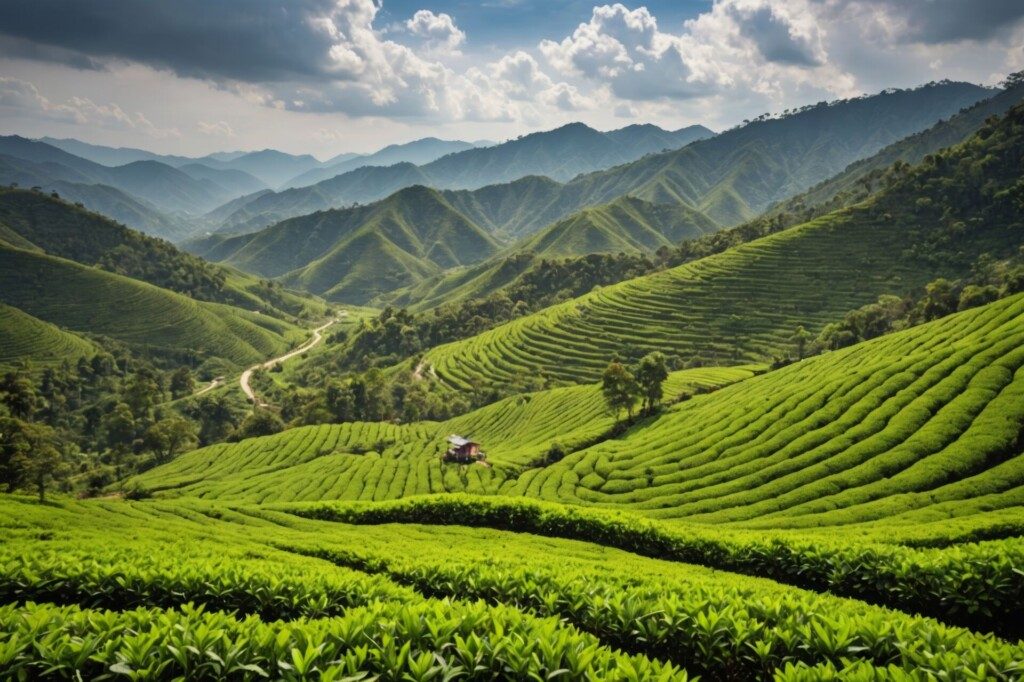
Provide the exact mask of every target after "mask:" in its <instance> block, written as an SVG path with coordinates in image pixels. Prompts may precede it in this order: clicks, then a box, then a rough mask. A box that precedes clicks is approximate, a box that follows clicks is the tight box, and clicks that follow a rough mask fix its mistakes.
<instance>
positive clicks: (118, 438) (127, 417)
mask: <svg viewBox="0 0 1024 682" xmlns="http://www.w3.org/2000/svg"><path fill="white" fill-rule="evenodd" d="M100 428H101V429H102V431H103V437H104V439H105V440H106V443H107V447H109V448H110V449H111V450H114V451H115V452H118V453H124V452H127V451H128V448H129V447H130V446H131V444H132V440H134V439H135V417H134V415H132V410H131V408H130V407H128V405H127V404H126V403H118V404H117V405H115V406H114V409H113V410H111V411H110V412H108V413H107V414H105V415H103V418H102V419H101V420H100Z"/></svg>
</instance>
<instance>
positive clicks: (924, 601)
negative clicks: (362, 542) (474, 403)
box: [284, 495, 1024, 637]
mask: <svg viewBox="0 0 1024 682" xmlns="http://www.w3.org/2000/svg"><path fill="white" fill-rule="evenodd" d="M284 509H285V510H287V511H289V512H291V513H294V514H297V515H301V516H304V517H307V518H314V519H321V520H330V521H338V522H342V523H363V524H367V523H369V524H381V523H432V524H455V525H466V526H486V527H489V528H499V529H503V530H512V531H517V532H527V533H538V534H541V535H549V536H554V537H564V538H572V539H579V540H586V541H589V542H595V543H598V544H602V545H607V546H611V547H618V548H620V549H625V550H628V551H630V552H636V553H638V554H641V555H644V556H649V557H655V558H660V559H670V560H673V561H682V562H687V563H694V564H699V565H703V566H710V567H714V568H721V569H726V570H733V571H738V572H742V573H749V574H752V575H758V576H762V577H768V578H772V579H774V580H778V581H781V582H784V583H788V584H791V585H796V586H799V587H806V588H810V589H813V590H817V591H829V592H832V593H835V594H840V595H844V596H850V597H856V598H858V599H861V600H864V601H867V602H871V603H875V604H882V605H885V606H891V607H894V608H899V609H901V610H904V611H907V612H910V613H920V614H924V615H928V616H933V617H935V618H938V619H940V620H942V621H944V622H947V623H953V624H957V625H963V626H966V627H971V628H974V629H977V630H982V631H992V632H997V633H999V634H1002V635H1005V636H1012V637H1020V636H1021V635H1024V623H1021V621H1020V618H1019V614H1020V609H1021V608H1022V606H1024V540H1022V539H1012V540H1001V541H993V542H987V543H980V544H968V545H961V546H956V547H951V548H945V549H911V548H906V547H899V546H885V545H875V544H851V543H844V542H841V541H833V542H828V541H826V540H823V539H813V540H811V539H800V538H792V539H782V538H770V539H765V538H764V537H763V536H761V535H759V534H753V533H734V534H723V533H721V532H716V531H713V530H710V529H701V528H700V527H695V528H685V529H684V528H680V529H674V528H672V527H669V526H667V525H664V524H659V523H658V522H655V521H649V520H646V519H642V518H640V517H635V516H626V515H621V514H609V513H607V512H601V511H597V510H586V509H579V508H571V507H563V506H561V505H552V504H547V503H541V502H534V501H527V500H513V499H507V498H495V497H471V496H463V495H445V496H431V497H422V498H413V499H409V500H398V501H394V502H384V503H379V504H363V505H353V504H347V505H346V504H339V503H320V504H308V505H301V506H290V507H284Z"/></svg>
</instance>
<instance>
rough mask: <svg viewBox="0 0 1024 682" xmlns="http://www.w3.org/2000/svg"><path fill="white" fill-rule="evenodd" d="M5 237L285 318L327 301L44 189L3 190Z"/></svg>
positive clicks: (0, 229)
mask: <svg viewBox="0 0 1024 682" xmlns="http://www.w3.org/2000/svg"><path fill="white" fill-rule="evenodd" d="M0 241H6V242H7V243H9V244H11V245H12V246H16V247H18V248H22V249H38V250H41V251H43V252H45V253H48V254H50V255H54V256H59V257H61V258H67V259H69V260H73V261H76V262H79V263H82V264H83V265H87V266H96V267H100V268H102V269H105V270H108V271H110V272H116V273H118V274H122V275H125V276H128V277H132V278H134V279H139V280H143V281H146V282H149V283H150V284H153V285H155V286H159V287H162V288H165V289H171V290H173V291H177V292H179V293H183V294H186V295H188V296H191V297H193V298H195V299H198V300H203V301H210V302H214V303H226V304H230V305H239V306H243V307H245V308H247V309H254V310H260V311H261V312H263V313H265V314H268V315H271V316H273V317H276V318H279V319H293V318H294V317H295V316H297V315H300V314H301V315H315V314H317V311H319V310H320V309H321V307H322V306H321V304H319V303H318V302H316V301H314V300H313V299H311V297H309V296H303V295H299V294H296V293H292V292H287V291H285V290H282V289H280V287H277V288H276V289H275V288H274V287H270V286H268V285H267V284H266V283H264V282H260V281H259V280H258V279H257V278H256V277H253V276H252V275H245V274H242V273H239V272H236V271H229V270H226V269H224V268H222V267H220V266H214V265H211V264H209V263H206V262H203V261H202V260H201V259H199V258H197V257H195V256H193V255H191V254H188V253H185V252H183V251H179V250H178V249H177V248H175V247H174V246H173V245H171V244H170V243H168V242H165V241H162V240H159V239H155V238H153V237H149V236H147V235H144V234H142V233H140V232H137V231H135V230H132V229H129V228H127V227H124V226H122V225H118V224H116V223H113V222H111V221H110V220H109V219H107V218H105V217H104V216H101V215H98V214H96V213H93V212H91V211H88V210H85V209H82V208H79V207H77V206H72V205H71V204H68V203H67V202H66V201H62V200H60V199H56V198H53V197H51V196H48V195H45V194H42V193H40V192H32V191H27V190H9V189H2V190H0Z"/></svg>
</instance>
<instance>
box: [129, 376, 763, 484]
mask: <svg viewBox="0 0 1024 682" xmlns="http://www.w3.org/2000/svg"><path fill="white" fill-rule="evenodd" d="M757 371H760V368H759V367H730V368H715V367H705V368H695V369H689V370H681V371H678V372H673V373H672V374H671V375H670V377H669V379H668V381H667V382H666V385H665V389H666V396H667V398H668V399H673V398H674V397H677V396H682V395H684V394H690V393H696V392H701V391H708V390H713V389H716V388H718V387H721V386H725V385H728V384H730V383H733V382H736V381H743V380H745V379H748V378H749V377H751V376H753V375H754V374H755V372H757ZM613 424H614V419H613V418H612V416H611V415H610V414H609V413H608V411H607V409H606V407H605V404H604V400H603V398H602V396H601V392H600V387H599V386H597V385H595V384H590V385H585V386H572V387H564V388H558V389H552V390H547V391H539V392H536V393H532V394H524V395H520V396H513V397H510V398H506V399H504V400H501V401H498V402H496V403H493V404H491V405H488V406H486V407H483V408H480V409H478V410H474V411H473V412H470V413H468V414H465V415H462V416H460V417H456V418H454V419H452V420H449V421H447V422H440V423H437V422H416V423H413V424H405V425H395V424H386V423H363V422H355V423H345V424H322V425H318V426H306V427H299V428H295V429H290V430H288V431H285V432H283V433H280V434H276V435H273V436H266V437H262V438H252V439H247V440H244V441H241V442H239V443H221V444H217V445H211V446H209V447H206V448H202V449H200V450H195V451H193V452H190V453H186V454H184V455H181V456H180V457H178V458H176V459H175V460H174V461H172V462H170V463H168V464H166V465H163V466H160V467H157V468H155V469H152V470H150V471H147V472H145V473H143V474H140V475H139V476H138V477H136V479H135V480H137V481H138V482H139V483H141V484H142V485H144V486H146V487H147V488H149V489H151V490H153V491H154V492H156V493H158V494H160V495H175V496H180V495H186V496H202V497H210V498H218V499H231V500H236V501H249V502H285V501H293V500H320V499H346V500H383V499H393V498H395V497H401V496H408V495H414V494H424V493H432V492H448V491H470V492H478V493H494V492H497V491H498V489H499V487H500V486H501V485H503V484H505V483H507V482H509V481H511V480H512V479H514V478H515V477H516V476H517V475H518V472H519V471H520V470H522V469H523V468H525V467H531V466H539V463H538V462H539V460H541V459H542V458H543V457H544V456H545V455H546V453H547V451H548V449H549V448H550V446H551V445H552V443H553V442H555V441H557V442H558V443H560V444H561V445H562V447H563V448H564V449H565V450H566V451H571V450H572V449H574V448H579V447H584V446H585V445H587V444H589V443H592V442H595V441H597V440H600V439H602V438H604V437H607V433H608V432H609V430H610V429H611V427H612V426H613ZM451 433H461V434H466V435H469V436H472V437H473V438H475V439H477V440H478V441H480V442H481V443H482V444H483V445H484V449H485V451H486V452H487V454H488V461H489V462H491V463H492V464H493V465H494V468H486V467H480V466H471V467H468V468H460V467H458V466H453V465H443V464H442V463H441V462H440V459H439V455H440V452H441V449H442V448H443V444H444V439H445V438H446V437H447V436H448V435H449V434H451Z"/></svg>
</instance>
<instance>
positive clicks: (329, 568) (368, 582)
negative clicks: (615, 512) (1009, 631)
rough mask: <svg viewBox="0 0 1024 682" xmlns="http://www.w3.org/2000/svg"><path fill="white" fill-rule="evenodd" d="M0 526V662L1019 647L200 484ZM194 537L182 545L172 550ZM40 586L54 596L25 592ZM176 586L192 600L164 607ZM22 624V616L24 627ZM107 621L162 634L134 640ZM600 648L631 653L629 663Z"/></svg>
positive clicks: (712, 579) (926, 665)
mask: <svg viewBox="0 0 1024 682" xmlns="http://www.w3.org/2000/svg"><path fill="white" fill-rule="evenodd" d="M143 529H144V532H141V531H143ZM112 531H113V532H112ZM0 536H2V537H4V538H5V540H7V541H8V542H7V543H5V546H4V547H2V548H0V556H2V557H3V559H2V560H0V589H2V590H3V591H4V593H5V594H12V595H13V594H16V595H17V598H16V599H17V602H18V603H19V604H22V605H11V606H6V607H2V608H0V620H2V621H3V622H4V623H5V627H6V628H8V629H9V631H10V632H12V633H13V635H12V638H11V640H10V641H9V643H8V646H9V647H10V648H11V650H14V651H17V652H19V653H18V655H16V656H11V657H9V658H8V659H5V661H4V662H3V663H2V664H0V665H2V666H6V667H2V668H0V671H3V672H4V674H8V673H10V672H11V671H12V670H13V669H16V668H17V667H22V669H27V670H35V671H39V670H42V669H44V668H45V667H46V666H49V665H55V664H56V665H61V664H63V665H65V666H67V665H68V664H69V662H70V661H73V660H74V656H75V654H76V653H78V652H79V651H80V650H81V651H87V652H89V653H92V654H94V655H92V656H90V657H88V661H89V662H88V665H90V666H93V668H90V671H91V672H92V673H94V674H100V673H101V672H112V671H111V670H110V666H112V665H114V664H115V662H120V663H121V665H122V666H125V665H127V666H129V667H132V668H135V669H136V670H150V669H152V666H154V665H156V664H160V665H163V666H165V667H166V668H165V669H166V670H174V671H176V672H177V673H181V674H185V675H186V676H188V677H189V678H191V679H210V678H217V676H218V672H217V668H216V667H215V666H213V664H211V663H210V660H217V659H213V658H208V657H206V656H205V654H204V656H200V657H195V656H192V655H191V654H188V655H174V654H172V652H171V651H170V650H168V649H167V648H166V646H165V645H164V644H162V643H164V642H166V643H168V644H171V645H173V646H174V647H176V648H177V649H178V650H179V651H188V650H190V649H189V647H190V646H192V647H195V648H197V649H198V650H199V651H203V652H205V651H212V652H214V653H216V654H217V657H218V658H219V659H220V660H228V659H230V660H232V661H236V662H238V663H250V664H253V665H258V666H260V667H261V669H263V670H270V671H278V672H284V671H288V670H290V669H292V668H289V667H280V666H278V661H280V660H285V661H291V663H289V664H288V665H289V666H293V665H294V666H312V665H314V664H315V665H318V666H321V668H319V670H323V668H329V667H330V666H331V665H337V663H338V661H344V662H345V663H346V664H349V663H351V662H352V661H353V660H354V659H357V658H358V654H357V652H356V650H357V649H358V648H359V647H369V649H370V650H371V655H370V656H369V657H367V658H366V660H365V662H364V663H363V665H366V666H369V665H371V663H370V662H371V661H378V663H375V664H373V665H383V663H382V662H383V661H392V662H394V661H395V660H401V658H400V657H399V659H394V658H393V657H392V658H388V657H387V656H388V654H387V652H388V651H389V650H390V649H389V647H388V646H387V643H388V642H397V646H396V647H395V648H396V649H397V647H398V646H401V644H403V643H405V642H408V643H409V644H410V646H411V648H412V650H413V652H414V653H413V655H412V656H411V657H410V659H409V660H410V661H412V660H416V661H418V660H419V659H420V658H421V657H422V656H421V654H420V653H418V652H419V650H420V647H422V648H423V649H425V650H426V651H430V650H432V649H436V650H438V651H444V652H447V653H445V654H444V655H445V656H449V655H455V654H458V656H462V655H463V654H462V653H461V652H463V651H464V650H468V653H469V654H470V659H471V660H472V652H473V651H482V652H484V653H485V658H484V659H483V660H484V661H492V660H496V661H497V663H498V665H499V667H498V668H496V669H495V670H504V671H505V673H504V674H505V675H506V676H509V675H511V674H512V673H510V672H509V671H510V670H512V669H514V668H508V667H502V666H508V665H515V664H516V663H515V662H516V661H517V660H518V659H517V658H516V655H515V654H516V652H517V651H519V650H524V651H526V652H527V654H529V652H530V651H532V650H533V649H531V647H530V646H528V645H527V644H526V643H527V642H530V641H532V640H543V641H544V642H546V644H547V645H546V646H544V647H541V648H538V649H536V651H537V652H538V658H537V659H536V661H537V663H536V665H537V666H538V667H539V668H540V670H541V671H542V672H543V671H547V672H550V671H551V670H552V668H553V666H552V665H550V664H551V663H560V664H562V665H563V666H566V667H567V668H572V667H573V666H574V665H579V657H580V656H583V655H584V654H587V655H588V656H589V655H593V656H597V657H598V658H597V659H596V660H598V662H599V665H598V667H601V665H605V664H608V665H610V666H611V669H612V670H615V669H616V666H619V665H621V666H624V668H625V669H632V670H633V671H634V674H633V675H632V676H629V675H626V676H624V677H619V676H616V675H614V674H610V675H608V676H605V677H602V679H630V680H635V679H659V678H657V677H655V674H656V673H657V671H658V670H659V669H664V668H660V667H659V664H658V663H657V661H666V662H672V663H675V664H676V665H678V666H679V667H680V668H682V667H685V668H686V669H687V672H688V673H689V674H690V675H694V674H700V675H701V676H702V677H703V678H704V679H713V680H738V679H772V678H773V676H774V675H775V672H776V669H777V668H780V667H782V666H783V665H784V664H785V663H786V662H787V661H788V662H790V663H792V662H794V661H798V662H799V663H800V665H802V666H805V667H806V666H811V667H814V666H827V665H829V664H832V665H839V666H842V665H846V664H847V663H848V662H851V661H856V662H857V663H858V664H860V665H862V666H864V665H866V666H868V667H870V666H872V665H878V666H887V665H892V666H895V668H902V669H907V670H918V671H920V670H922V669H924V670H929V671H932V672H933V673H935V674H937V673H938V672H939V671H941V670H945V671H947V674H951V675H953V676H954V677H960V676H962V675H963V674H964V673H965V671H967V670H973V669H976V668H977V667H978V666H979V665H980V666H984V667H985V669H986V670H987V671H988V672H989V673H990V674H991V675H993V676H994V677H996V678H997V679H1012V678H1013V675H1014V670H1016V668H1015V667H1014V666H1015V663H1014V662H1015V661H1016V662H1017V664H1019V661H1020V660H1021V658H1022V652H1021V650H1020V647H1019V646H1014V645H1012V644H1010V643H1008V642H1006V641H1003V640H1000V639H998V638H995V637H992V636H987V635H980V634H977V633H973V632H969V631H966V630H962V629H957V628H950V627H947V626H944V625H942V624H940V623H937V622H935V621H933V620H930V619H926V618H920V617H915V616H910V615H907V614H903V613H899V612H894V611H889V610H886V609H880V608H878V607H873V606H869V605H866V604H864V603H862V602H858V601H855V600H849V599H839V598H836V597H834V596H831V595H827V594H814V593H810V592H807V591H804V590H800V589H794V588H792V587H788V586H784V585H780V584H778V583H775V582H773V581H770V580H765V579H762V578H754V577H745V576H740V575H735V574H730V573H727V572H723V571H711V570H708V569H705V568H701V567H694V566H687V565H685V564H679V563H674V562H667V561H659V560H656V559H649V558H645V557H642V556H637V555H635V554H631V553H629V552H624V551H622V550H617V549H612V548H609V547H602V546H599V545H594V544H591V543H587V542H579V541H573V540H566V539H559V538H545V537H539V536H536V535H531V534H528V533H511V532H508V531H500V530H489V529H481V528H459V527H451V528H443V529H441V528H437V527H429V526H420V525H415V524H388V525H383V526H372V527H365V526H349V525H346V524H339V523H334V522H324V521H316V520H309V519H303V518H300V517H296V516H292V515H288V514H282V513H280V512H277V511H274V510H270V509H266V508H257V507H236V508H231V507H228V506H226V505H224V504H222V503H220V504H218V503H211V502H204V501H201V500H157V501H145V502H141V503H131V502H125V501H118V500H92V501H84V502H83V501H70V500H60V501H57V502H55V503H51V504H49V505H38V504H35V503H33V502H30V501H28V500H27V499H26V498H10V497H5V498H3V499H2V500H0ZM165 538H171V541H170V542H166V541H165ZM192 544H194V545H195V548H196V549H195V550H194V551H183V548H184V547H186V546H191V545H192ZM442 546H443V547H444V550H443V551H441V550H440V548H441V547H442ZM62 554H67V555H68V556H72V557H74V559H75V560H74V561H70V562H69V561H64V560H62V559H61V555H62ZM142 556H145V557H146V560H141V559H140V557H142ZM439 599H440V600H441V601H439ZM43 600H46V601H50V602H52V603H51V604H27V603H25V602H33V601H35V602H39V601H43ZM186 600H187V601H189V602H192V603H193V604H195V605H198V606H199V607H201V608H200V609H196V608H195V607H193V606H180V604H183V602H184V601H186ZM62 604H68V605H69V606H66V607H62V606H61V605H62ZM139 604H145V605H147V607H148V608H145V609H141V610H140V609H136V606H137V605H139ZM126 607H127V608H128V609H130V610H125V608H126ZM104 608H107V609H111V608H113V609H115V611H102V610H101V609H104ZM216 609H221V610H224V611H235V614H232V615H223V614H217V613H212V611H213V610H216ZM247 614H259V615H260V616H261V617H260V619H259V620H257V619H246V618H245V616H246V615H247ZM325 616H330V617H331V620H330V621H326V620H323V618H324V617H325ZM425 622H429V623H431V627H429V628H424V627H423V626H422V624H423V623H425ZM456 622H462V623H469V624H475V626H474V627H472V628H470V630H475V631H477V632H478V633H483V634H482V635H481V637H483V641H484V642H486V641H489V640H490V639H495V638H498V635H499V633H501V634H502V636H501V637H500V639H501V641H502V642H503V643H504V644H505V646H504V647H502V648H501V650H502V651H506V652H507V653H505V654H500V653H498V650H496V651H495V652H494V653H489V652H490V650H489V649H486V648H481V647H479V646H477V645H475V644H474V640H473V639H472V637H473V635H472V634H471V633H470V632H469V631H468V630H467V631H465V632H463V631H462V630H459V629H458V628H456V629H455V630H454V631H453V630H452V629H451V624H452V623H456ZM26 623H32V624H33V625H34V628H33V630H32V633H34V634H32V636H31V637H30V636H29V635H30V634H31V633H30V632H29V631H28V630H27V629H26V628H25V625H24V624H26ZM328 623H330V624H331V625H330V627H329V628H328ZM492 623H493V625H494V627H493V628H491V625H490V624H492ZM371 624H372V626H371ZM416 624H419V625H418V626H417V625H416ZM125 628H128V629H129V630H130V631H131V632H132V633H136V632H137V633H139V634H140V635H142V636H147V637H149V636H152V637H154V638H155V640H156V641H158V642H160V643H161V644H158V645H156V646H153V647H147V648H145V649H144V650H143V651H142V654H144V655H140V654H139V647H138V646H135V645H137V644H138V642H136V638H134V637H133V636H131V635H130V634H129V635H123V634H121V633H123V632H124V630H125ZM438 632H440V633H441V634H440V635H438ZM71 633H77V635H78V636H79V637H80V638H81V639H80V643H79V644H78V645H76V646H75V647H70V648H69V647H64V646H51V647H42V648H40V647H34V646H32V645H31V643H32V642H34V641H38V638H39V637H40V636H42V637H44V638H46V641H51V638H56V639H60V638H63V637H66V636H67V635H69V634H71ZM454 633H458V634H459V635H461V637H457V636H456V635H455V634H454ZM640 635H642V636H640ZM78 641H79V640H76V642H78ZM327 641H329V642H332V644H330V647H337V649H338V650H337V651H335V649H334V648H329V650H328V652H323V653H322V655H319V656H318V655H317V653H316V651H311V650H312V649H313V647H311V646H307V645H308V643H309V642H317V643H319V642H327ZM270 643H273V644H270ZM481 644H482V643H481ZM356 645H358V646H356ZM282 647H283V648H282ZM378 648H380V654H382V655H378V653H376V652H377V651H378ZM278 649H280V651H278ZM291 649H295V650H296V652H297V653H298V654H299V656H298V657H297V656H296V652H292V651H291ZM616 649H618V650H619V651H624V652H626V654H631V656H630V657H629V658H628V661H627V660H624V659H626V656H625V655H624V654H619V653H617V652H616V651H615V650H616ZM573 650H575V651H576V652H577V653H576V654H575V655H574V654H573ZM453 652H454V653H453ZM229 653H230V656H229V655H228V654H229ZM327 653H330V655H327ZM392 653H393V652H392ZM560 656H561V658H560ZM82 660H84V659H82ZM438 660H439V659H436V658H432V661H434V662H436V661H438ZM445 660H447V659H445ZM456 660H459V659H456ZM523 660H533V659H532V658H531V657H530V656H529V655H527V656H526V657H525V658H524V659H523ZM582 660H586V659H585V658H584V659H582ZM328 661H334V663H330V662H328ZM627 663H628V665H627ZM409 665H412V663H410V664H409ZM531 665H533V664H532V663H531ZM12 666H14V667H12ZM182 666H185V667H184V668H183V667H182ZM309 669H312V668H311V667H310V668H309ZM360 669H361V668H360ZM292 670H294V669H292ZM374 670H376V668H374ZM669 670H671V669H669ZM222 672H223V671H221V674H222ZM347 672H348V673H355V672H357V671H356V670H347ZM275 674H277V672H275ZM492 674H494V673H493V672H492ZM670 678H671V679H683V676H682V675H681V674H679V673H678V672H677V673H676V674H675V675H674V676H672V677H670Z"/></svg>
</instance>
